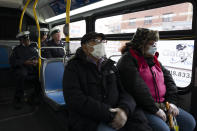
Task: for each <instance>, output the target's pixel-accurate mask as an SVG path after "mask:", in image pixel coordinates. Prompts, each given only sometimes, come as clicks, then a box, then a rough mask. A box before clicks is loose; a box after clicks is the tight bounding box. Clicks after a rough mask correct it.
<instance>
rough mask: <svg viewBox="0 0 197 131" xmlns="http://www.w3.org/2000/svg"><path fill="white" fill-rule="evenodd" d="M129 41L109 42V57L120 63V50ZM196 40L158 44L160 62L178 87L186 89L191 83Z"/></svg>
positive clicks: (161, 41) (106, 46) (170, 41)
mask: <svg viewBox="0 0 197 131" xmlns="http://www.w3.org/2000/svg"><path fill="white" fill-rule="evenodd" d="M126 42H128V41H108V42H107V44H106V45H105V51H106V55H107V57H108V58H109V57H110V58H111V59H112V60H114V61H116V62H118V60H119V59H120V57H121V52H120V49H121V47H122V46H123V45H125V43H126ZM193 50H194V40H165V41H164V40H160V41H158V42H157V51H158V52H159V61H160V62H161V63H162V65H163V66H164V67H165V68H167V69H168V70H169V71H170V73H171V74H172V77H173V79H174V81H175V83H176V85H177V86H178V87H181V88H185V87H187V86H188V85H189V84H190V82H191V76H192V63H193Z"/></svg>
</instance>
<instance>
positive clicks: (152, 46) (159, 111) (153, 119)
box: [117, 28, 196, 131]
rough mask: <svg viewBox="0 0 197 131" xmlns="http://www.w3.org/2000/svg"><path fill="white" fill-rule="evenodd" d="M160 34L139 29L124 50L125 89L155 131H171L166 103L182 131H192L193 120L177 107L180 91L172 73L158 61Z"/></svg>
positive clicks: (120, 69)
mask: <svg viewBox="0 0 197 131" xmlns="http://www.w3.org/2000/svg"><path fill="white" fill-rule="evenodd" d="M158 40H159V33H158V31H154V30H149V29H145V28H138V29H137V31H136V33H135V35H134V36H133V38H132V40H131V42H129V43H127V44H126V46H125V47H123V48H122V54H123V56H122V57H121V59H120V60H119V62H118V64H117V67H118V69H119V72H120V77H121V82H122V84H123V86H124V88H125V89H126V90H127V91H128V93H129V94H131V95H132V96H133V97H134V99H135V100H136V103H137V105H139V106H140V107H141V108H142V109H144V110H145V111H146V112H145V114H146V117H147V118H148V120H149V123H150V125H151V127H152V128H153V130H154V131H170V129H169V126H168V125H167V124H166V119H167V116H166V113H165V108H166V106H165V103H166V102H169V103H170V109H169V112H168V113H170V114H171V115H172V116H174V117H176V120H177V122H178V126H179V129H180V131H193V130H194V128H195V125H196V122H195V120H194V118H193V116H192V115H191V114H189V113H187V112H186V111H184V110H183V109H181V108H179V107H177V106H176V102H177V87H176V85H175V83H174V80H173V78H172V76H171V74H170V72H169V71H168V70H167V69H166V68H165V67H164V66H162V64H161V63H160V62H159V61H158V59H157V57H158V53H156V51H157V45H156V42H157V41H158Z"/></svg>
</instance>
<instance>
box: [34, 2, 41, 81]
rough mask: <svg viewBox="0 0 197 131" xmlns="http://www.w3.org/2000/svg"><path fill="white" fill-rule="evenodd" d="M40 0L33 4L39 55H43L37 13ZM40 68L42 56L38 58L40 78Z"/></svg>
mask: <svg viewBox="0 0 197 131" xmlns="http://www.w3.org/2000/svg"><path fill="white" fill-rule="evenodd" d="M37 3H38V0H35V2H34V5H33V12H34V17H35V21H36V26H37V29H38V53H39V56H41V50H40V25H39V21H38V17H37V15H36V6H37ZM40 70H41V59H40V57H39V58H38V71H39V72H38V73H39V78H40Z"/></svg>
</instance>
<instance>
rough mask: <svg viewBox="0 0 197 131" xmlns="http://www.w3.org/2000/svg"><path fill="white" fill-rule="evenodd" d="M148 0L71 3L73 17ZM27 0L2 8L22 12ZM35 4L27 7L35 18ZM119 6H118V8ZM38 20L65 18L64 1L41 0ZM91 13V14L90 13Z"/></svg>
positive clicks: (0, 2)
mask: <svg viewBox="0 0 197 131" xmlns="http://www.w3.org/2000/svg"><path fill="white" fill-rule="evenodd" d="M142 1H147V0H113V1H112V0H91V1H75V0H72V3H71V12H70V13H71V16H74V15H78V14H81V13H85V12H87V13H86V15H91V13H92V12H94V11H95V10H98V9H101V8H102V7H105V9H107V8H108V7H109V8H110V5H112V4H113V5H114V6H113V7H115V8H117V7H118V6H120V4H123V5H124V4H125V5H126V3H127V4H128V3H136V2H137V3H138V2H142ZM26 2H27V0H0V7H6V8H15V9H20V10H21V11H22V10H23V8H24V5H25V3H26ZM33 3H34V0H31V2H30V4H29V5H28V7H27V10H26V13H27V14H28V15H29V16H31V17H32V18H34V15H33V11H32V8H33ZM117 5H118V6H117ZM36 10H37V14H39V15H38V20H39V22H41V23H50V22H53V21H56V20H59V19H64V18H65V16H66V15H65V2H64V0H39V1H38V4H37V7H36ZM90 11H91V12H90Z"/></svg>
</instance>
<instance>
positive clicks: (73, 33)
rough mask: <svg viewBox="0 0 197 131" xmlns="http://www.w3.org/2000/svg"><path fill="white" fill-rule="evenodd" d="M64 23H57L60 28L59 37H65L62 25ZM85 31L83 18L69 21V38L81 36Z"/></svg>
mask: <svg viewBox="0 0 197 131" xmlns="http://www.w3.org/2000/svg"><path fill="white" fill-rule="evenodd" d="M64 25H65V24H62V25H59V27H60V30H61V38H65V36H64V33H63V27H64ZM85 33H86V22H85V20H81V21H77V22H72V23H70V38H78V37H82V36H83V35H85Z"/></svg>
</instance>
